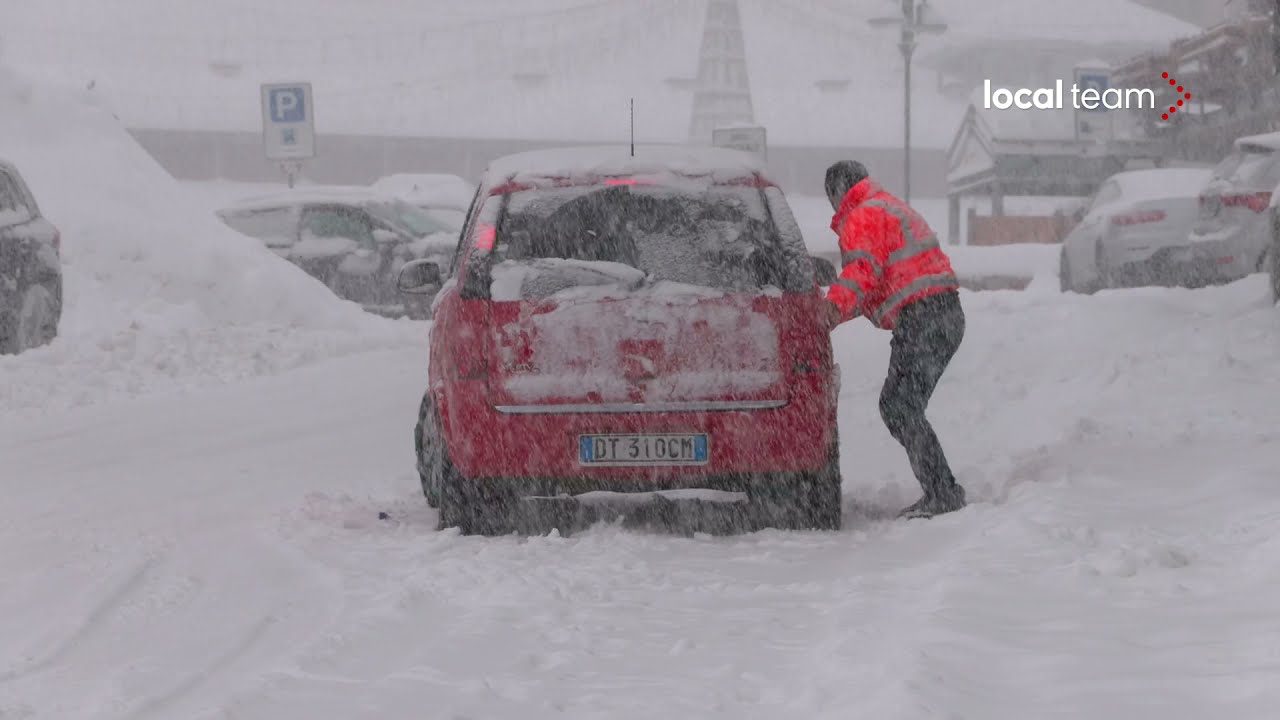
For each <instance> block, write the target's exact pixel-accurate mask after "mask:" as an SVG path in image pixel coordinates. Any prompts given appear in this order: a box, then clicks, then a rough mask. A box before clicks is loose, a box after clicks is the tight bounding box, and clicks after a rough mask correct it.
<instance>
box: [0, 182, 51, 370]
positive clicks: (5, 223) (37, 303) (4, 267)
mask: <svg viewBox="0 0 1280 720" xmlns="http://www.w3.org/2000/svg"><path fill="white" fill-rule="evenodd" d="M61 241H62V236H61V234H60V233H59V232H58V229H57V228H55V227H54V226H53V225H52V224H51V223H50V222H49V221H48V220H46V219H45V218H44V216H43V215H41V214H40V208H39V206H37V205H36V199H35V197H34V196H32V194H31V190H30V188H28V187H27V184H26V183H25V182H23V180H22V176H21V175H19V174H18V169H17V168H16V167H14V166H13V165H11V164H9V163H7V162H5V161H3V160H0V354H5V355H12V354H16V353H20V352H22V351H24V350H30V349H31V348H36V347H40V346H41V345H46V344H48V343H49V342H51V341H52V340H53V339H54V338H55V337H57V335H58V323H59V322H60V321H61V319H62V262H61V259H60V257H59V249H60V244H61Z"/></svg>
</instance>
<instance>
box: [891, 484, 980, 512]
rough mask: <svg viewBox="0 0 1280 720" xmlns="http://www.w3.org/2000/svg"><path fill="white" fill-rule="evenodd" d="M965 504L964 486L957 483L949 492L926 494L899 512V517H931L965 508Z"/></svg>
mask: <svg viewBox="0 0 1280 720" xmlns="http://www.w3.org/2000/svg"><path fill="white" fill-rule="evenodd" d="M965 505H966V503H965V499H964V488H963V487H961V486H959V485H956V486H954V488H953V489H952V490H950V491H948V492H944V493H940V494H932V493H927V494H925V496H924V497H922V498H920V499H919V500H917V501H915V502H914V503H913V504H911V505H910V506H909V507H907V508H906V509H904V510H903V511H902V512H900V513H898V517H900V518H903V519H908V520H909V519H913V518H931V517H933V516H935V515H943V514H946V513H949V512H955V511H956V510H959V509H961V508H963V507H964V506H965Z"/></svg>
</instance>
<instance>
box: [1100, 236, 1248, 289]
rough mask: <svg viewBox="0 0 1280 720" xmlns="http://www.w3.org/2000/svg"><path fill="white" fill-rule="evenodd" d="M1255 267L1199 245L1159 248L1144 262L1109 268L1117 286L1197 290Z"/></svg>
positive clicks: (1235, 254)
mask: <svg viewBox="0 0 1280 720" xmlns="http://www.w3.org/2000/svg"><path fill="white" fill-rule="evenodd" d="M1256 264H1257V261H1256V258H1252V257H1243V256H1241V255H1240V254H1239V253H1238V251H1236V250H1233V249H1230V248H1224V247H1222V246H1221V245H1218V244H1208V243H1201V244H1197V245H1192V246H1182V247H1169V248H1161V249H1160V250H1157V251H1156V252H1154V253H1152V255H1151V257H1150V258H1148V259H1147V260H1144V261H1141V262H1131V263H1125V264H1122V265H1120V266H1118V267H1115V268H1113V269H1112V270H1111V278H1110V279H1111V284H1112V285H1114V286H1117V287H1151V286H1154V287H1198V286H1203V285H1210V284H1217V283H1226V282H1232V281H1235V280H1238V279H1240V278H1242V277H1244V276H1246V275H1249V274H1250V273H1251V272H1253V270H1254V269H1255V266H1256Z"/></svg>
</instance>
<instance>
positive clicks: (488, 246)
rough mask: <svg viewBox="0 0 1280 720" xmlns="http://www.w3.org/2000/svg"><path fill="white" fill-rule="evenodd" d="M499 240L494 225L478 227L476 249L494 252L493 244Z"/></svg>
mask: <svg viewBox="0 0 1280 720" xmlns="http://www.w3.org/2000/svg"><path fill="white" fill-rule="evenodd" d="M497 238H498V229H497V228H495V227H494V226H492V225H479V226H478V227H476V249H478V250H492V249H493V243H494V241H495V240H497Z"/></svg>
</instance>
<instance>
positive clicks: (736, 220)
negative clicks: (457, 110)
mask: <svg viewBox="0 0 1280 720" xmlns="http://www.w3.org/2000/svg"><path fill="white" fill-rule="evenodd" d="M778 197H779V198H780V197H781V195H780V194H778ZM781 202H785V201H781ZM495 240H496V242H495V244H494V247H493V251H492V254H491V256H490V261H489V263H488V264H487V266H488V268H489V269H490V273H491V279H492V281H493V282H494V284H495V285H496V284H498V282H499V281H500V280H501V275H502V274H503V273H504V272H506V273H507V275H508V276H510V274H511V273H510V271H512V270H516V271H517V273H516V274H517V275H518V276H519V277H520V278H522V279H521V280H517V282H523V283H524V288H523V289H517V290H516V291H515V293H514V295H515V296H516V297H526V298H527V297H539V296H544V295H545V294H546V291H547V290H548V289H549V288H554V289H555V290H556V291H559V290H563V289H567V288H569V287H577V286H584V285H601V284H609V283H610V282H624V283H635V282H638V281H640V282H643V283H646V284H654V283H662V282H666V283H673V284H678V285H686V286H696V287H699V288H709V289H713V290H718V291H725V292H735V293H741V292H756V293H758V292H760V291H762V290H768V289H777V290H782V291H793V292H803V291H805V290H808V289H812V287H813V276H812V267H811V266H810V264H809V262H808V256H807V252H806V250H805V247H804V242H803V239H801V238H800V237H799V236H798V233H786V232H781V231H780V230H779V228H778V224H777V223H776V222H774V219H773V212H772V211H771V208H770V202H769V201H768V200H767V199H766V196H765V193H764V192H763V191H762V190H761V189H760V188H756V187H748V186H738V185H713V184H701V183H697V184H691V186H689V187H684V186H675V187H673V186H671V185H647V184H634V185H627V184H620V185H612V186H610V185H606V186H591V187H571V188H549V189H535V190H523V191H518V192H515V193H513V194H512V195H511V196H510V200H509V204H508V206H507V208H506V211H505V213H504V214H503V216H502V217H501V219H500V220H499V223H498V227H497V232H496V238H495ZM530 270H536V271H537V274H539V275H543V276H545V275H548V274H551V275H558V276H559V277H558V278H556V279H555V280H554V281H551V282H550V284H548V283H546V282H543V283H530V282H528V281H529V280H531V279H532V278H531V274H530V272H529V271H530ZM539 286H540V287H541V288H542V289H541V290H539V289H538V287H539ZM504 294H512V293H504ZM495 299H496V298H495Z"/></svg>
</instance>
